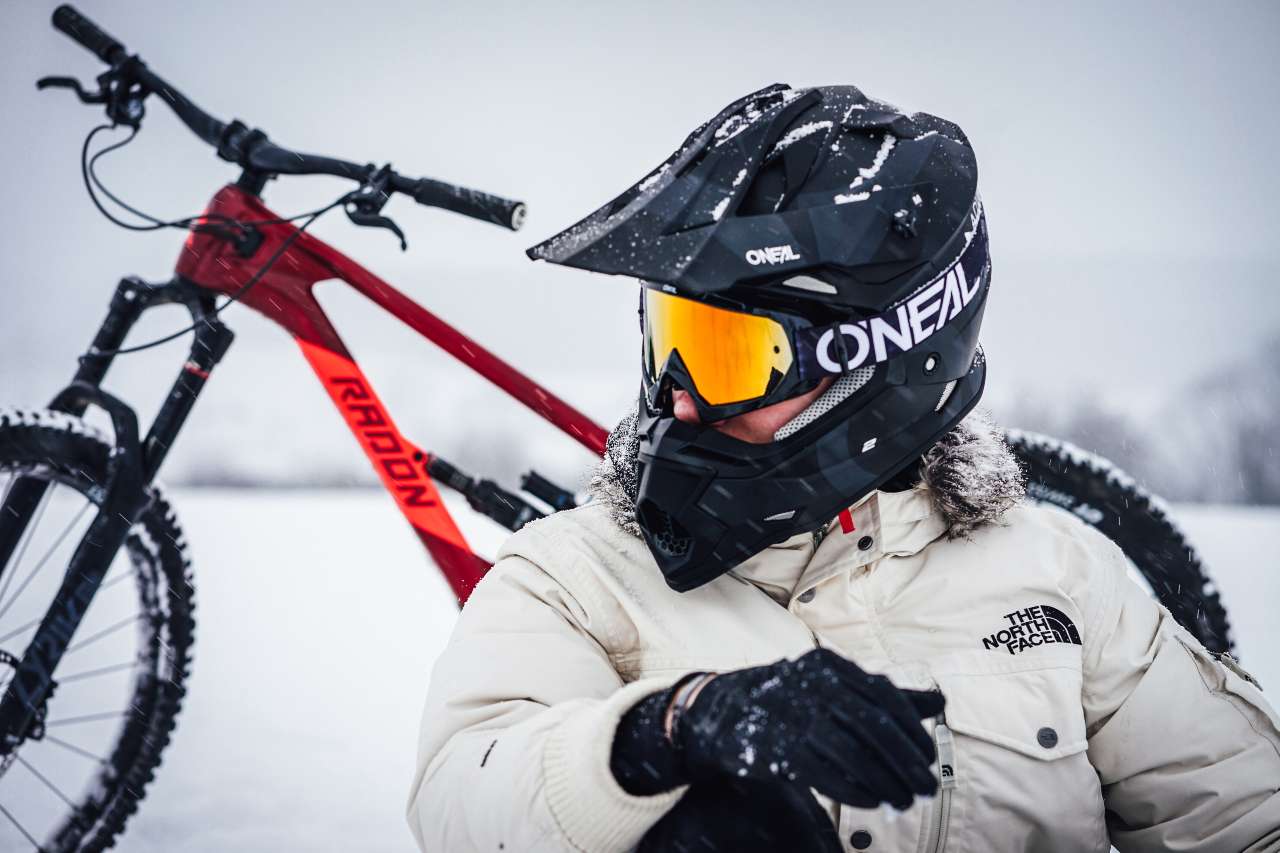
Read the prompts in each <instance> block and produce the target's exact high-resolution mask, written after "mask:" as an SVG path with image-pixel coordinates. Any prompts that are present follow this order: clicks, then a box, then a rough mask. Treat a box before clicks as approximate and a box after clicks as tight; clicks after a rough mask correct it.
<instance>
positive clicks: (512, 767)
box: [408, 419, 1280, 853]
mask: <svg viewBox="0 0 1280 853" xmlns="http://www.w3.org/2000/svg"><path fill="white" fill-rule="evenodd" d="M971 421H972V419H971ZM962 427H965V428H967V429H968V432H967V433H964V431H963V430H962V431H961V435H962V437H963V438H966V439H967V440H965V441H957V442H952V443H951V447H952V449H951V450H950V451H948V453H949V454H950V458H948V459H946V460H944V463H945V465H946V466H947V473H948V476H945V477H935V478H930V477H926V484H927V485H923V486H919V487H917V488H916V489H914V490H911V491H906V492H896V493H885V492H873V493H872V494H871V495H869V496H867V497H866V498H865V499H863V500H861V501H860V502H858V503H857V504H856V505H855V506H853V507H852V508H851V509H850V512H849V513H848V514H847V515H845V517H844V518H843V520H841V519H837V520H833V522H832V524H831V525H830V526H829V528H828V529H827V532H826V535H825V536H822V537H815V536H811V535H809V534H804V535H800V536H796V537H793V538H792V539H789V540H787V541H786V542H783V543H781V544H779V545H776V546H774V547H771V548H768V549H767V550H765V551H764V552H762V553H760V554H758V555H756V556H755V557H753V558H752V559H750V560H748V561H747V562H746V563H744V564H742V565H741V566H739V567H738V568H737V569H735V570H734V571H733V572H731V573H730V574H727V575H724V576H722V577H720V578H719V579H717V580H715V581H713V582H711V583H709V584H707V585H705V586H703V587H700V588H698V589H696V590H694V591H692V592H688V593H683V594H681V593H676V592H673V591H672V590H671V589H670V588H668V587H667V585H666V583H665V582H664V581H663V578H662V575H661V573H660V572H659V570H658V568H657V566H656V564H655V563H654V561H653V559H652V558H651V556H650V555H649V553H648V551H647V549H646V547H645V545H644V543H643V542H642V541H641V540H640V539H639V538H637V537H636V536H635V535H634V534H633V532H629V531H628V530H626V529H624V526H625V516H622V515H619V514H618V513H617V497H618V496H617V494H616V492H615V494H613V496H612V497H613V499H614V503H613V505H612V506H611V505H610V501H609V500H607V499H606V500H600V501H597V502H595V503H591V504H588V505H586V506H584V507H581V508H579V509H575V510H569V511H566V512H560V513H557V514H555V515H553V516H551V517H549V518H547V519H545V520H542V521H539V522H536V523H534V524H531V525H529V526H527V527H525V528H524V529H523V530H521V531H520V532H519V533H517V534H516V535H514V536H512V537H511V539H510V540H509V541H508V542H507V544H506V545H505V546H504V547H503V549H502V551H501V553H500V554H499V557H498V560H497V563H496V565H495V566H494V568H493V569H492V571H491V572H490V573H489V574H488V575H487V576H486V577H485V579H484V580H483V581H482V582H481V583H480V585H479V586H478V587H477V588H476V590H475V592H474V593H473V595H472V596H471V598H470V600H469V601H468V602H467V604H466V606H465V607H464V608H463V610H462V614H461V617H460V619H459V622H458V625H457V627H456V629H455V632H454V634H453V637H452V639H451V641H450V643H449V645H448V647H447V649H446V650H445V651H444V653H443V654H442V656H441V657H440V659H439V661H438V662H437V664H436V667H435V670H434V672H433V674H432V679H431V686H430V691H429V695H428V699H427V705H426V710H425V713H424V717H423V726H422V736H421V741H420V747H419V761H418V770H417V774H416V777H415V779H414V782H413V788H412V792H411V795H410V803H409V811H408V817H409V823H410V825H411V827H412V830H413V833H414V836H415V838H416V839H417V841H418V844H419V846H420V847H421V848H422V849H423V850H426V851H441V852H442V853H444V851H447V853H460V852H461V851H471V850H480V851H503V850H505V851H513V853H535V851H538V852H539V853H540V852H541V851H547V853H550V851H588V852H589V853H609V851H626V850H630V849H631V848H633V847H634V846H635V845H636V844H637V843H638V842H639V840H640V838H641V837H642V836H643V835H644V833H645V832H646V831H647V830H648V828H649V827H651V826H652V825H653V824H654V823H655V822H657V820H658V819H659V818H661V817H662V815H663V814H664V813H665V812H666V811H667V810H669V809H670V808H671V807H672V806H674V805H675V803H676V801H677V800H678V799H679V798H680V796H681V794H682V793H683V789H677V790H674V791H671V792H669V793H667V794H661V795H657V796H652V797H638V796H632V795H630V794H628V793H626V792H625V791H623V790H622V789H621V787H620V786H619V785H618V783H617V782H616V781H615V780H614V779H613V776H612V774H611V773H610V770H609V755H610V748H611V744H612V738H613V733H614V729H615V728H616V725H617V722H618V720H619V718H620V717H621V716H622V714H623V713H624V712H625V711H626V710H627V709H628V708H629V707H631V705H632V704H634V703H635V702H637V701H638V700H639V699H641V698H642V697H644V696H645V695H647V694H649V693H651V692H653V691H656V690H660V689H663V688H665V687H666V686H668V685H669V684H670V683H672V682H673V681H675V680H676V679H677V678H679V677H680V676H681V675H682V674H684V673H687V672H689V671H691V670H719V671H724V670H732V669H738V668H741V667H747V666H755V665H759V664H764V663H769V662H772V661H775V660H778V659H779V658H782V657H795V656H798V655H801V654H803V653H804V652H806V651H808V650H810V649H812V648H814V647H815V646H818V645H821V646H825V647H827V648H830V649H832V650H834V651H837V652H839V653H841V654H843V655H845V656H846V657H848V658H850V659H851V660H853V661H855V662H856V663H857V664H858V665H859V666H861V667H863V668H864V669H866V670H868V671H870V672H881V673H884V674H885V675H887V676H888V677H889V678H890V679H892V680H893V682H894V683H895V684H897V685H899V686H901V687H912V688H917V689H930V688H935V687H936V688H940V689H941V690H942V691H943V693H944V694H945V696H946V699H947V708H946V713H945V720H944V721H943V722H941V723H937V724H935V723H934V722H933V721H929V722H928V723H927V724H926V725H927V727H928V728H929V729H930V730H931V731H932V732H933V735H934V737H935V740H936V741H937V743H938V747H939V762H938V766H937V767H936V768H935V770H936V772H937V773H938V775H939V778H940V779H941V781H942V788H941V790H940V792H939V794H938V796H936V797H934V798H932V799H925V800H917V802H916V803H915V804H914V805H913V806H912V807H911V808H910V809H909V810H908V811H906V812H904V813H901V814H898V813H894V812H892V811H891V810H889V809H888V808H887V807H884V808H882V809H881V810H864V809H856V808H851V807H849V806H844V805H840V804H836V803H832V802H830V801H827V800H825V799H822V798H820V800H821V802H823V804H824V805H825V806H827V807H828V809H829V810H830V813H831V816H832V819H833V821H835V823H836V825H837V827H838V829H839V833H840V836H841V838H842V839H843V843H844V845H845V849H846V850H850V851H852V850H853V849H854V848H853V847H852V845H851V841H850V839H851V836H852V835H853V834H854V833H855V832H858V831H859V830H863V831H864V832H866V833H869V834H870V836H871V845H870V847H869V848H866V849H869V850H871V851H895V853H896V851H903V853H907V852H908V851H909V852H910V853H934V851H942V850H945V851H948V853H997V851H1036V853H1077V852H1078V853H1084V851H1098V853H1105V851H1107V850H1108V849H1109V845H1110V844H1114V845H1115V846H1116V847H1117V848H1119V849H1120V850H1121V851H1125V853H1128V851H1164V850H1179V851H1192V850H1194V851H1206V853H1209V851H1212V853H1220V851H1223V852H1225V851H1239V850H1246V849H1247V850H1250V851H1261V850H1280V721H1278V720H1277V717H1276V715H1275V713H1274V711H1272V710H1271V709H1270V707H1269V705H1268V704H1267V701H1266V700H1265V699H1264V698H1263V696H1262V694H1261V692H1260V691H1259V690H1258V689H1257V688H1255V687H1254V686H1253V685H1252V684H1250V683H1248V682H1247V681H1245V680H1244V679H1243V678H1241V677H1240V676H1239V675H1238V674H1237V672H1236V671H1235V669H1233V668H1229V667H1228V666H1225V665H1223V664H1222V663H1220V662H1219V661H1218V660H1216V659H1215V658H1214V657H1213V656H1211V655H1210V654H1209V653H1208V652H1206V651H1205V650H1204V648H1203V647H1202V646H1201V645H1200V644H1199V643H1198V642H1197V641H1196V640H1195V639H1194V638H1192V637H1191V636H1190V635H1189V634H1187V633H1186V632H1185V631H1184V630H1182V629H1181V628H1180V627H1179V626H1178V625H1177V624H1176V623H1175V622H1174V620H1173V619H1172V617H1171V616H1170V615H1169V614H1168V612H1167V611H1166V610H1164V609H1163V608H1162V607H1160V606H1159V605H1158V604H1157V603H1156V602H1155V601H1153V600H1152V599H1151V598H1150V597H1149V596H1148V595H1147V594H1146V593H1145V592H1144V591H1143V590H1141V589H1140V588H1139V587H1138V586H1136V585H1135V584H1134V583H1133V582H1132V581H1131V580H1130V579H1129V577H1128V576H1127V572H1126V567H1127V562H1126V560H1125V558H1124V556H1123V555H1122V554H1121V552H1120V551H1119V549H1118V548H1116V547H1115V546H1114V545H1113V544H1112V543H1111V542H1110V541H1109V540H1107V539H1106V538H1105V537H1103V536H1102V535H1101V534H1098V533H1097V532H1095V531H1094V530H1093V529H1092V528H1089V527H1088V526H1086V525H1085V524H1083V523H1081V522H1079V521H1078V520H1076V519H1075V518H1074V517H1072V516H1070V515H1067V514H1066V513H1064V512H1061V511H1059V510H1056V509H1049V508H1040V507H1035V506H1031V505H1029V504H1018V505H1017V506H1014V507H1013V508H1012V509H1009V510H1008V511H1006V512H1002V513H1001V514H1000V517H999V519H982V521H983V522H984V523H980V524H970V525H968V527H967V528H966V529H965V533H966V534H967V536H964V537H958V538H951V537H949V536H948V535H946V534H948V532H949V528H951V527H954V526H955V525H957V524H958V523H959V522H957V519H956V513H955V511H954V507H955V506H957V500H961V503H963V500H962V499H963V498H965V497H966V496H965V495H963V494H955V493H947V492H948V491H949V490H954V489H956V488H957V482H958V481H959V487H962V488H963V487H967V488H971V489H978V490H981V489H982V488H984V485H983V483H982V482H980V480H981V478H982V477H983V476H984V471H983V470H982V469H983V468H984V467H985V468H987V469H990V467H991V466H990V464H988V463H989V457H990V456H991V455H992V454H999V453H1004V452H1005V451H1004V450H1003V446H1002V445H999V442H998V439H997V438H995V437H994V433H993V432H992V431H991V430H990V429H988V428H985V427H983V426H982V425H979V426H978V427H976V428H975V427H973V425H972V423H968V424H967V425H963V424H962ZM958 429H959V428H958ZM982 454H985V455H986V456H987V457H988V461H987V462H984V461H983V460H982V459H981V458H978V457H979V456H980V455H982ZM997 461H999V460H997ZM1006 461H1007V460H1006ZM957 472H959V475H957ZM965 472H968V473H967V474H966V473H965ZM988 473H989V472H988ZM966 478H967V480H968V482H966ZM948 484H950V485H948ZM940 492H941V493H940ZM940 507H941V508H942V509H940ZM947 508H951V511H948V510H947ZM620 520H621V521H623V524H622V525H620V524H619V521H620ZM988 521H991V522H992V523H985V522H988ZM970 528H971V529H970ZM950 532H951V533H952V534H954V533H955V531H954V530H951V531H950ZM744 819H749V816H746V815H744ZM865 838H866V836H865V835H860V836H859V840H860V842H862V841H865Z"/></svg>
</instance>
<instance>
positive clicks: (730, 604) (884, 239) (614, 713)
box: [409, 85, 1280, 853]
mask: <svg viewBox="0 0 1280 853" xmlns="http://www.w3.org/2000/svg"><path fill="white" fill-rule="evenodd" d="M530 255H531V256H532V257H534V258H536V259H541V260H545V261H549V262H552V263H557V264H564V265H567V266H573V267H578V268H581V269H586V270H592V271H596V272H603V273H608V274H613V275H621V276H627V277H629V278H633V279H638V280H639V281H640V313H641V325H642V330H643V334H642V364H643V369H642V387H641V394H640V399H639V403H638V406H637V409H636V411H635V412H634V413H633V414H632V415H630V416H629V417H627V418H626V419H624V420H623V422H622V423H621V424H619V426H618V428H617V429H615V430H614V432H613V433H612V434H611V435H610V438H609V443H608V448H607V451H606V455H605V459H604V461H603V462H602V464H601V467H600V468H599V470H598V471H597V473H596V475H595V477H594V478H593V480H592V484H591V491H592V493H593V495H594V497H595V499H594V500H593V501H591V502H589V503H588V504H586V505H584V506H582V507H580V508H577V509H574V510H569V511H564V512H560V513H557V514H555V515H552V516H550V517H548V518H546V519H543V520H541V521H538V522H535V523H532V524H530V525H528V526H526V527H525V528H523V529H522V530H521V531H520V532H519V533H517V534H515V535H514V536H512V537H511V538H510V539H509V540H508V542H507V543H506V545H504V547H503V548H502V550H501V552H500V553H499V555H498V559H497V562H496V563H495V565H494V567H493V569H492V570H491V571H490V572H489V574H488V575H487V576H486V577H485V578H484V580H483V581H482V582H481V583H480V584H479V585H478V586H477V587H476V590H475V592H474V593H473V594H472V596H471V598H470V600H469V601H468V602H467V604H466V606H465V607H464V608H463V610H462V614H461V617H460V619H459V622H458V625H457V627H456V628H455V631H454V634H453V637H452V638H451V640H450V643H449V645H448V647H447V648H446V650H445V651H444V653H443V654H442V655H441V657H440V659H439V660H438V662H437V664H436V667H435V670H434V673H433V675H432V679H431V687H430V690H429V695H428V698H427V705H426V710H425V713H424V717H423V729H422V737H421V741H420V745H419V762H418V771H417V774H416V777H415V779H414V784H413V789H412V793H411V797H410V802H409V822H410V825H411V827H412V830H413V832H414V835H415V837H416V839H417V841H418V843H419V845H420V846H421V847H422V849H424V850H451V851H452V850H472V849H474V850H486V851H492V850H504V849H505V850H520V851H591V853H602V851H625V850H632V849H640V850H646V851H647V850H680V851H692V850H704V849H705V850H735V851H751V850H820V851H837V850H844V851H848V850H883V851H899V850H901V851H927V853H934V851H942V850H948V849H950V850H983V851H1027V850H1034V851H1058V852H1060V853H1068V851H1071V853H1074V851H1105V850H1107V849H1108V847H1109V845H1111V844H1114V845H1115V846H1116V847H1118V848H1120V849H1121V850H1122V851H1130V850H1133V851H1145V850H1152V851H1154V850H1166V849H1178V850H1199V851H1222V850H1246V849H1247V850H1276V849H1280V721H1278V720H1277V717H1276V714H1275V712H1274V711H1273V710H1272V709H1271V708H1270V706H1269V705H1268V704H1267V702H1266V700H1265V699H1264V698H1263V696H1262V694H1261V692H1260V690H1259V689H1258V687H1257V686H1256V684H1254V683H1251V679H1250V678H1249V677H1248V676H1247V673H1244V672H1243V670H1241V669H1239V667H1238V666H1237V665H1235V664H1234V663H1233V662H1231V661H1230V660H1226V661H1222V660H1219V659H1217V658H1216V657H1214V656H1213V655H1211V654H1210V653H1209V652H1207V651H1206V650H1205V649H1204V648H1203V647H1202V646H1201V645H1200V644H1199V643H1198V642H1197V641H1196V640H1195V639H1194V638H1193V637H1191V636H1190V635H1189V634H1188V633H1187V632H1186V631H1185V630H1183V629H1182V628H1180V627H1179V626H1178V625H1177V624H1176V622H1175V621H1174V620H1173V619H1172V617H1171V616H1170V615H1169V613H1168V612H1167V611H1166V610H1164V608H1162V607H1161V606H1160V605H1159V604H1158V603H1156V602H1155V601H1153V600H1152V599H1151V598H1150V597H1149V596H1147V595H1146V594H1145V593H1144V592H1143V591H1142V590H1141V589H1139V588H1138V587H1137V586H1136V585H1134V584H1133V583H1132V582H1131V581H1130V580H1129V578H1128V576H1127V571H1126V567H1127V562H1126V560H1125V558H1124V556H1123V555H1122V553H1121V552H1120V551H1119V549H1118V548H1117V547H1116V546H1115V545H1113V544H1112V543H1111V542H1110V541H1109V540H1107V539H1106V538H1105V537H1104V536H1102V535H1101V534H1100V533H1098V532H1096V531H1094V530H1093V529H1092V528H1090V527H1088V526H1087V525H1085V524H1083V523H1082V522H1080V521H1078V520H1077V519H1075V518H1074V517H1072V516H1069V515H1067V514H1065V513H1062V512H1060V511H1058V510H1054V509H1049V508H1041V507H1036V506H1033V505H1030V504H1028V503H1024V502H1022V501H1021V498H1022V496H1023V492H1024V486H1023V482H1022V477H1021V473H1020V471H1019V469H1018V466H1017V464H1016V462H1015V460H1014V458H1013V457H1012V454H1011V453H1010V451H1009V450H1008V448H1007V447H1006V446H1005V445H1004V443H1003V440H1002V438H1001V436H1000V432H999V430H998V429H997V428H996V427H995V426H994V425H993V424H992V423H991V421H990V420H989V418H988V417H987V416H986V415H985V414H982V413H981V412H980V411H978V410H975V408H974V407H975V405H976V403H977V402H978V400H979V398H980V396H981V394H982V390H983V386H984V383H985V379H986V370H987V366H986V361H985V358H984V357H983V353H982V350H981V348H980V347H979V344H978V332H979V329H980V326H981V321H982V314H983V309H984V307H985V304H986V299H987V296H988V293H989V290H990V286H991V261H990V257H989V246H988V234H987V224H986V217H985V212H984V208H983V205H982V202H981V200H980V198H979V195H978V189H977V167H976V161H975V157H974V153H973V150H972V147H971V146H970V144H969V142H968V140H967V138H966V137H965V135H964V133H963V132H962V131H961V130H960V128H959V127H957V126H956V125H955V124H953V123H951V122H948V121H946V120H943V119H941V118H937V117H935V116H931V115H928V114H925V113H904V112H903V111H901V110H899V109H897V108H896V107H894V106H892V105H890V104H887V103H884V102H881V101H877V100H875V99H872V98H868V97H866V96H865V95H864V94H863V93H862V92H860V91H859V90H858V89H856V88H854V87H852V86H830V87H821V88H808V89H796V88H791V87H789V86H784V85H775V86H770V87H767V88H765V89H762V90H760V91H758V92H755V93H753V94H751V95H748V96H746V97H744V98H741V99H739V100H738V101H735V102H734V103H733V104H730V105H729V106H728V107H726V108H725V109H724V110H723V111H722V112H721V113H719V114H718V115H717V116H715V117H714V118H713V119H711V120H710V121H709V122H707V123H706V124H704V125H702V126H701V127H699V128H698V129H697V130H695V131H694V132H693V133H692V134H690V136H689V137H688V139H686V140H685V142H684V144H683V145H682V146H681V147H680V148H679V149H678V150H677V151H676V152H675V153H674V154H672V155H671V157H669V158H668V159H667V160H666V162H664V163H663V164H662V165H661V166H659V167H658V169H656V170H655V171H653V172H652V173H651V174H650V175H648V176H647V177H646V178H644V180H642V181H640V182H639V183H637V184H636V185H635V186H633V187H632V188H631V189H629V190H627V191H626V192H624V193H623V194H622V195H620V196H618V197H617V198H616V199H614V200H613V201H611V202H610V203H609V204H607V205H605V206H604V207H603V208H601V209H600V210H598V211H597V212H595V213H594V214H592V215H590V216H588V217H587V218H586V219H584V220H583V221H582V222H580V223H578V224H577V225H574V226H572V227H571V228H569V229H567V230H565V231H563V232H561V233H560V234H558V235H556V236H555V237H552V238H551V239H549V240H547V241H545V242H544V243H541V244H540V245H538V246H535V247H534V248H533V249H531V250H530Z"/></svg>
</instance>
